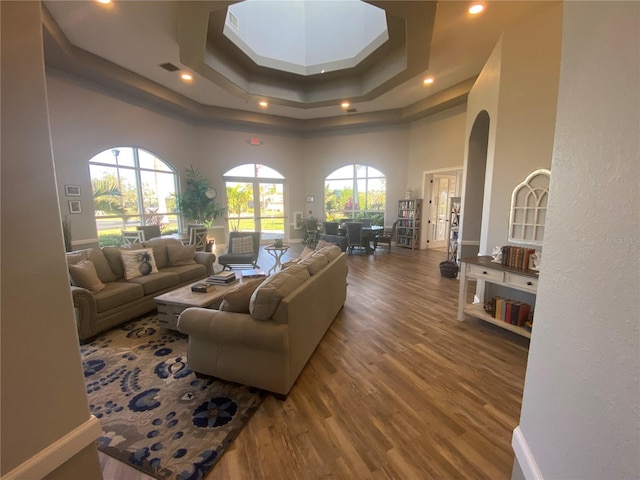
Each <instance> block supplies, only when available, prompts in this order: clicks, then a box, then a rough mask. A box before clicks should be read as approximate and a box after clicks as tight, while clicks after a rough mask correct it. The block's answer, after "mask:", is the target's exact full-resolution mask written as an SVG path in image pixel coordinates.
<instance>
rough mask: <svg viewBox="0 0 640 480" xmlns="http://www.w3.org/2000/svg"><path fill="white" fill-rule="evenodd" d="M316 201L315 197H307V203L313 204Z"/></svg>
mask: <svg viewBox="0 0 640 480" xmlns="http://www.w3.org/2000/svg"><path fill="white" fill-rule="evenodd" d="M315 201H316V197H314V196H313V195H307V203H313V202H315Z"/></svg>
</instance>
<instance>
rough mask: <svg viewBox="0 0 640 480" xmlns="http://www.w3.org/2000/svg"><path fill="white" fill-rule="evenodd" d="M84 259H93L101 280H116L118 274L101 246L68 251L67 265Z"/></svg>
mask: <svg viewBox="0 0 640 480" xmlns="http://www.w3.org/2000/svg"><path fill="white" fill-rule="evenodd" d="M82 260H91V262H92V263H93V266H94V267H95V269H96V273H97V275H98V278H99V279H100V281H101V282H115V281H116V279H117V278H116V275H115V274H114V273H113V271H112V270H111V266H110V265H109V262H108V261H107V259H106V257H105V256H104V254H103V253H102V250H101V249H99V248H86V249H83V250H76V251H74V252H68V253H67V265H74V264H76V263H78V262H80V261H82Z"/></svg>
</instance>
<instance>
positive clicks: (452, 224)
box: [447, 197, 461, 264]
mask: <svg viewBox="0 0 640 480" xmlns="http://www.w3.org/2000/svg"><path fill="white" fill-rule="evenodd" d="M460 205H461V198H460V197H450V198H449V222H448V224H447V260H453V261H454V262H456V263H457V264H460V258H459V255H458V231H459V228H460Z"/></svg>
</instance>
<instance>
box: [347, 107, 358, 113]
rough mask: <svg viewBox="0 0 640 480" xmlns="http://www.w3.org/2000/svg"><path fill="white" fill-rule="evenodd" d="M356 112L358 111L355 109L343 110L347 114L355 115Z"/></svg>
mask: <svg viewBox="0 0 640 480" xmlns="http://www.w3.org/2000/svg"><path fill="white" fill-rule="evenodd" d="M357 111H358V109H357V108H347V109H346V110H345V112H347V113H356V112H357Z"/></svg>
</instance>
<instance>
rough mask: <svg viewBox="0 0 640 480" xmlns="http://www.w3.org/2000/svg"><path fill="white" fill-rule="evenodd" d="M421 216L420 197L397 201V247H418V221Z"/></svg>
mask: <svg viewBox="0 0 640 480" xmlns="http://www.w3.org/2000/svg"><path fill="white" fill-rule="evenodd" d="M421 217H422V199H408V200H399V201H398V224H397V226H396V243H397V245H398V246H399V247H405V248H410V249H411V250H413V249H415V248H420V222H421Z"/></svg>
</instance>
